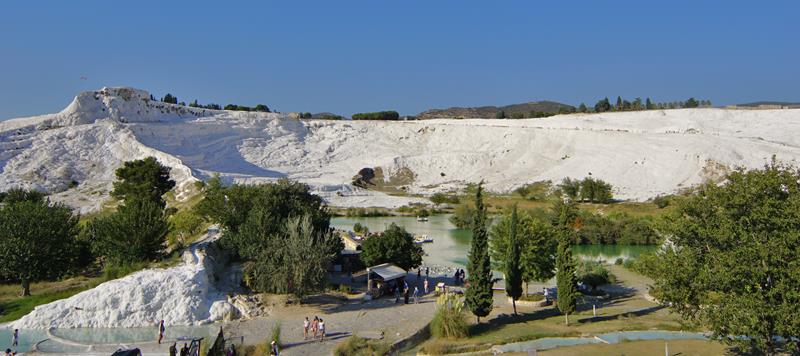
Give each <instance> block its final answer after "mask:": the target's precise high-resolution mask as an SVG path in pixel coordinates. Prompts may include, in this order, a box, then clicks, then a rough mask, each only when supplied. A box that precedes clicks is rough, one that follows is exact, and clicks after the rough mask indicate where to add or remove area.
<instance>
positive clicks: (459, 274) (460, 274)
mask: <svg viewBox="0 0 800 356" xmlns="http://www.w3.org/2000/svg"><path fill="white" fill-rule="evenodd" d="M466 277H467V272H464V270H463V269H460V268H459V269H457V270H456V274H455V275H454V276H453V278H454V279H455V282H456V285H458V284H464V278H466Z"/></svg>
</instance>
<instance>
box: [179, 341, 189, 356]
mask: <svg viewBox="0 0 800 356" xmlns="http://www.w3.org/2000/svg"><path fill="white" fill-rule="evenodd" d="M180 356H189V345H186V343H185V342H184V343H183V347H181V355H180Z"/></svg>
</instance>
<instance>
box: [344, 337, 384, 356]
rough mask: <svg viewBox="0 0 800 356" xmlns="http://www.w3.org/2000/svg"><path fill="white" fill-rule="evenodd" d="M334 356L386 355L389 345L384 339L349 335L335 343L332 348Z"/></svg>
mask: <svg viewBox="0 0 800 356" xmlns="http://www.w3.org/2000/svg"><path fill="white" fill-rule="evenodd" d="M333 354H334V355H335V356H375V355H388V354H389V345H387V344H386V342H384V341H378V340H368V339H365V338H363V337H358V336H351V337H349V338H347V340H345V341H343V342H341V343H339V345H336V348H335V349H334V350H333Z"/></svg>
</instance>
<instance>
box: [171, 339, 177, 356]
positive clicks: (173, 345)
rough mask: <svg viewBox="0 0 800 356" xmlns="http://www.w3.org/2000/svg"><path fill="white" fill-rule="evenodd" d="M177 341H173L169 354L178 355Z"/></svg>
mask: <svg viewBox="0 0 800 356" xmlns="http://www.w3.org/2000/svg"><path fill="white" fill-rule="evenodd" d="M176 344H177V342H173V343H172V345H170V347H169V356H178V346H176Z"/></svg>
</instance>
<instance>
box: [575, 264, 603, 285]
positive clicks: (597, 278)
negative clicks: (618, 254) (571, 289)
mask: <svg viewBox="0 0 800 356" xmlns="http://www.w3.org/2000/svg"><path fill="white" fill-rule="evenodd" d="M575 275H576V276H575V278H576V279H577V280H578V281H580V282H581V283H583V284H585V285H587V286H590V287H592V290H593V291H594V290H597V287H598V286H601V285H604V284H608V283H611V278H612V277H611V273H609V272H608V269H606V268H605V267H604V266H603V264H601V263H600V262H595V261H582V262H581V263H579V264H578V266H577V269H576V272H575Z"/></svg>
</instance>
